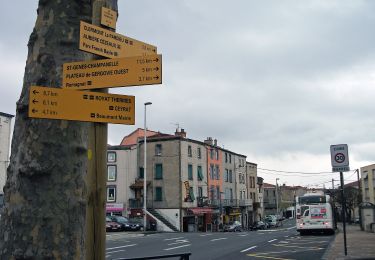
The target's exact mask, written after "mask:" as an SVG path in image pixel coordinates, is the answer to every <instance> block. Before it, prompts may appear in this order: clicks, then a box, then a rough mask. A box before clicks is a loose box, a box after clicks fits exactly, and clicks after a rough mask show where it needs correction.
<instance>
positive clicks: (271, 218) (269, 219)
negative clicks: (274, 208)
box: [264, 215, 278, 227]
mask: <svg viewBox="0 0 375 260" xmlns="http://www.w3.org/2000/svg"><path fill="white" fill-rule="evenodd" d="M264 221H265V222H266V223H267V224H268V226H269V227H277V226H278V221H277V218H276V216H275V215H267V216H266V217H265V218H264Z"/></svg>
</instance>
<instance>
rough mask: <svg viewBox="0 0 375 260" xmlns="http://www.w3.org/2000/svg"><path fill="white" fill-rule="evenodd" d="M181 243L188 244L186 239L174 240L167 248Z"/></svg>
mask: <svg viewBox="0 0 375 260" xmlns="http://www.w3.org/2000/svg"><path fill="white" fill-rule="evenodd" d="M182 243H189V241H188V240H186V239H184V240H176V242H173V243H170V244H168V246H172V245H178V244H182Z"/></svg>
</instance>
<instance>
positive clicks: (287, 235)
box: [106, 221, 334, 260]
mask: <svg viewBox="0 0 375 260" xmlns="http://www.w3.org/2000/svg"><path fill="white" fill-rule="evenodd" d="M294 223H295V222H294V221H285V222H284V225H283V227H279V228H276V229H269V230H262V231H246V232H236V233H227V232H215V233H156V234H150V235H143V234H140V233H107V243H106V244H107V248H106V259H113V260H114V259H117V260H119V259H132V258H134V257H145V256H156V255H169V254H178V253H186V252H190V253H191V256H190V259H202V260H203V259H204V260H205V259H248V260H250V259H279V260H286V259H303V260H308V259H321V258H322V256H323V254H324V252H325V251H326V249H327V247H328V245H329V244H330V243H331V242H332V241H333V238H334V236H327V235H311V236H302V237H301V236H300V235H299V233H298V232H296V229H295V225H294ZM168 259H173V258H168ZM174 259H178V258H174Z"/></svg>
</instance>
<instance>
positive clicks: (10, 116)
mask: <svg viewBox="0 0 375 260" xmlns="http://www.w3.org/2000/svg"><path fill="white" fill-rule="evenodd" d="M0 116H4V117H9V118H12V117H14V115H11V114H7V113H3V112H0Z"/></svg>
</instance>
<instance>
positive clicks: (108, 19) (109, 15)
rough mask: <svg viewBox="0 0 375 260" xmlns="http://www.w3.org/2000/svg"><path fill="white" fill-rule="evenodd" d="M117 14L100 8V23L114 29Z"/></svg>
mask: <svg viewBox="0 0 375 260" xmlns="http://www.w3.org/2000/svg"><path fill="white" fill-rule="evenodd" d="M116 21H117V12H116V11H113V10H111V9H109V8H106V7H102V16H101V19H100V23H101V24H102V25H104V26H107V27H110V28H112V29H116Z"/></svg>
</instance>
